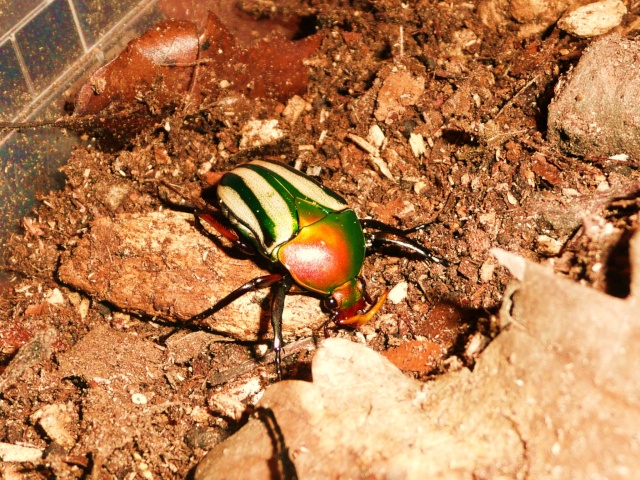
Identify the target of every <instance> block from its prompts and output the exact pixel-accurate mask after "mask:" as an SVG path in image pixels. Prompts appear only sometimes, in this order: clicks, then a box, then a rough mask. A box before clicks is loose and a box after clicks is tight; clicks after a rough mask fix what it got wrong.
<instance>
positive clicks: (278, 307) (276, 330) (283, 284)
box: [271, 275, 293, 380]
mask: <svg viewBox="0 0 640 480" xmlns="http://www.w3.org/2000/svg"><path fill="white" fill-rule="evenodd" d="M292 286H293V278H291V276H290V275H284V276H283V277H282V279H281V280H280V281H279V282H278V283H276V284H275V287H274V289H273V294H272V297H271V325H272V327H273V351H274V353H275V355H276V373H277V374H278V380H282V366H281V350H282V345H283V339H282V312H283V311H284V300H285V297H286V296H287V293H289V290H291V287H292Z"/></svg>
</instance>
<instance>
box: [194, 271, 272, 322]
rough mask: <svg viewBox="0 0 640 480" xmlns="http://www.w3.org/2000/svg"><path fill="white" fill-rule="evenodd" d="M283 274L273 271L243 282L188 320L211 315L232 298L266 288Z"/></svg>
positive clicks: (231, 300) (227, 303)
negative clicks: (211, 305)
mask: <svg viewBox="0 0 640 480" xmlns="http://www.w3.org/2000/svg"><path fill="white" fill-rule="evenodd" d="M283 277H284V275H282V274H281V273H273V274H271V275H265V276H264V277H257V278H254V279H253V280H251V281H250V282H247V283H245V284H244V285H242V286H241V287H240V288H236V289H235V290H234V291H233V292H231V293H230V294H228V295H227V296H226V297H224V298H223V299H222V300H220V301H219V302H218V303H216V304H215V305H214V306H213V307H209V308H207V309H206V310H205V311H204V312H201V313H199V314H197V315H195V316H193V317H191V318H190V319H189V320H187V323H188V322H195V321H197V320H202V319H203V318H207V317H208V316H210V315H213V314H214V313H216V312H217V311H219V310H222V309H223V308H224V307H226V306H227V305H229V304H230V303H231V302H233V301H234V300H237V299H238V298H240V297H241V296H242V295H244V294H245V293H249V292H252V291H253V290H260V289H261V288H268V287H270V286H271V285H273V284H274V283H276V282H279V281H281V280H282V279H283Z"/></svg>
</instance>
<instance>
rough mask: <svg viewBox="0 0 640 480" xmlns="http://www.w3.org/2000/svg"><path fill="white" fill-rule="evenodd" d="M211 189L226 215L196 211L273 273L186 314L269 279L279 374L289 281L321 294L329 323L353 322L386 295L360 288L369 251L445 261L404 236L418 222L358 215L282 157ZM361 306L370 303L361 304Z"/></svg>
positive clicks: (228, 176) (245, 168)
mask: <svg viewBox="0 0 640 480" xmlns="http://www.w3.org/2000/svg"><path fill="white" fill-rule="evenodd" d="M216 195H217V200H218V207H219V209H220V211H221V213H222V215H223V216H224V218H225V220H226V221H225V222H221V221H219V220H217V219H216V218H215V217H213V216H211V215H209V214H206V213H200V214H199V216H200V218H202V219H204V220H205V221H207V222H209V223H210V224H211V225H213V226H214V227H215V228H216V229H217V230H218V231H219V232H220V233H221V234H223V235H224V236H225V237H226V238H227V239H229V240H230V241H232V242H233V243H234V244H235V245H236V246H237V247H238V248H240V249H242V250H243V251H249V252H258V253H259V254H261V255H263V256H264V257H265V258H267V259H268V260H270V262H271V263H272V265H273V267H274V273H273V274H271V275H266V276H263V277H258V278H255V279H254V280H252V281H250V282H248V283H246V284H245V285H242V286H241V287H240V288H238V289H236V290H234V291H233V292H231V293H230V294H229V295H227V296H226V297H225V298H223V299H222V300H220V301H219V302H218V303H217V304H216V305H214V306H213V307H211V308H209V309H207V310H206V311H204V312H202V313H201V314H199V315H197V316H195V317H193V319H192V320H196V319H201V318H205V317H207V316H209V315H211V314H213V313H215V312H216V311H218V310H219V309H221V308H222V307H224V306H226V305H228V304H229V303H231V302H232V301H234V300H235V299H237V298H238V297H240V296H241V295H243V294H245V293H247V292H249V291H252V290H256V289H259V288H267V287H272V286H273V287H274V290H273V296H272V300H271V322H272V325H273V329H274V345H273V348H274V350H275V353H276V368H277V372H278V376H279V377H280V376H281V373H280V354H281V349H282V343H283V342H282V311H283V308H284V298H285V296H286V295H287V294H288V293H289V291H290V290H291V289H292V288H293V287H294V285H295V286H297V288H298V289H301V290H303V291H307V292H310V293H313V294H317V295H319V296H321V297H323V298H324V301H323V304H324V306H325V308H326V309H327V310H328V311H329V312H330V314H331V319H332V320H334V321H335V322H336V323H338V324H340V325H345V324H346V325H355V326H358V325H362V324H364V323H366V322H367V321H369V320H370V319H371V318H372V317H373V316H374V315H375V313H376V312H377V311H378V310H379V309H380V308H381V307H382V304H383V303H384V300H385V299H386V292H385V294H383V295H382V296H381V297H380V298H379V299H378V301H377V302H376V303H375V304H373V302H372V301H371V299H370V298H369V296H368V295H367V293H366V290H365V283H364V281H363V279H362V278H361V276H360V274H361V271H362V266H363V263H364V258H365V255H366V253H367V251H368V250H376V249H379V248H383V247H387V246H394V247H399V248H400V249H402V250H404V251H408V252H411V253H414V254H417V255H419V256H420V257H422V258H424V259H428V260H431V261H435V262H440V263H446V262H444V261H443V260H440V259H438V258H437V257H435V256H433V255H432V254H431V252H430V251H429V250H428V249H426V248H425V247H424V246H422V245H420V244H418V243H417V242H415V241H413V240H410V239H409V238H407V237H406V234H408V233H411V232H414V231H416V230H418V229H420V228H422V227H423V226H422V225H421V226H418V227H415V228H413V229H408V230H401V229H397V228H394V227H392V226H389V225H386V224H384V223H381V222H379V221H376V220H359V219H358V217H357V216H356V214H355V212H354V211H353V209H351V208H350V207H349V205H348V203H347V202H346V200H345V199H344V198H342V197H341V196H340V195H338V194H337V193H335V192H333V191H332V190H330V189H328V188H327V187H325V186H323V185H321V184H319V183H318V182H316V181H315V180H313V179H312V178H310V177H308V176H307V175H305V174H303V173H302V172H300V171H298V170H296V169H294V168H292V167H289V166H288V165H285V164H284V163H280V162H274V161H265V160H254V161H251V162H249V163H246V164H243V165H239V166H237V167H235V168H233V169H232V170H230V171H228V172H226V173H224V174H223V175H222V176H221V177H220V179H219V181H218V183H217V186H216ZM365 230H367V231H369V230H370V232H368V233H365ZM372 304H373V305H372ZM367 305H372V306H370V307H369V310H368V311H367V310H366V309H367Z"/></svg>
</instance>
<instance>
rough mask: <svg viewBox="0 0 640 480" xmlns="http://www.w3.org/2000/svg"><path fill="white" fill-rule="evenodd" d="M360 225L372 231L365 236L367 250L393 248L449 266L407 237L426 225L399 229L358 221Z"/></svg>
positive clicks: (369, 221) (372, 222) (379, 223)
mask: <svg viewBox="0 0 640 480" xmlns="http://www.w3.org/2000/svg"><path fill="white" fill-rule="evenodd" d="M360 223H361V225H362V227H363V228H367V229H370V230H374V231H373V232H371V233H366V234H365V242H366V246H367V250H369V249H371V250H373V251H376V250H380V249H383V248H388V247H395V248H398V249H400V250H402V251H404V252H408V253H413V254H416V255H418V256H420V257H422V258H424V259H425V260H429V261H431V262H434V263H440V264H442V265H444V266H445V267H446V266H449V262H448V261H447V260H445V259H443V258H440V257H438V256H436V255H434V254H433V253H432V252H431V250H430V249H428V248H427V247H425V246H424V245H421V244H419V243H418V242H416V241H415V240H411V239H410V238H409V237H407V235H409V234H411V233H414V232H417V231H419V230H422V229H423V228H425V227H426V224H422V225H418V226H416V227H413V228H407V229H401V228H396V227H392V226H391V225H387V224H386V223H382V222H381V221H379V220H372V219H363V220H360Z"/></svg>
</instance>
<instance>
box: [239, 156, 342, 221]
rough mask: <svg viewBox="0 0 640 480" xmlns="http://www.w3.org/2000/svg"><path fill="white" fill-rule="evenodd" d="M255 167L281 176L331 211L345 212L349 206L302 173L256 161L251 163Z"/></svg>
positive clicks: (274, 164)
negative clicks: (328, 193) (257, 166)
mask: <svg viewBox="0 0 640 480" xmlns="http://www.w3.org/2000/svg"><path fill="white" fill-rule="evenodd" d="M250 163H252V164H254V165H260V166H261V167H264V168H266V169H268V170H271V171H272V172H273V173H275V174H276V175H279V176H281V177H282V178H284V179H285V180H286V181H287V182H289V183H290V184H291V185H294V186H295V187H296V188H297V189H298V190H300V192H301V193H303V194H305V195H306V196H307V197H309V198H310V199H311V200H313V201H314V202H316V203H318V204H320V205H322V206H323V207H327V208H328V209H330V210H334V211H340V210H344V209H345V207H346V206H347V205H346V204H345V203H343V202H341V201H339V200H337V199H335V198H333V197H332V196H330V195H327V193H326V192H325V191H324V190H323V189H322V188H321V187H320V186H318V185H317V184H316V183H314V182H312V181H311V180H309V179H307V178H305V177H304V176H303V174H302V173H300V174H299V175H298V174H295V173H293V172H291V171H290V170H288V169H286V168H285V167H283V166H282V165H278V164H277V163H271V162H265V161H263V160H254V161H252V162H250Z"/></svg>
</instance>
